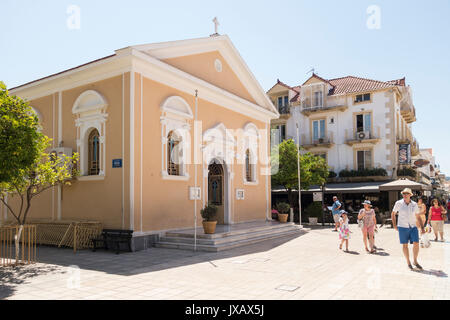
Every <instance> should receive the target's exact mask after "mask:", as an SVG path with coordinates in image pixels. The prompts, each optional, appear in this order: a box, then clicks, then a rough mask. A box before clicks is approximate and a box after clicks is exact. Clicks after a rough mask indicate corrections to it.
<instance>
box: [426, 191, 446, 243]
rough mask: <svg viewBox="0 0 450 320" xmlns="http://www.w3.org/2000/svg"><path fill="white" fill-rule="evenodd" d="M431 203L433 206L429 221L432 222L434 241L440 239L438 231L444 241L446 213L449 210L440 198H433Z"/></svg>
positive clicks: (429, 212) (429, 213)
mask: <svg viewBox="0 0 450 320" xmlns="http://www.w3.org/2000/svg"><path fill="white" fill-rule="evenodd" d="M431 204H432V206H431V208H430V210H429V211H428V223H430V222H431V227H432V228H433V231H434V236H435V239H434V241H438V233H439V234H440V236H441V241H444V215H446V214H447V210H445V208H444V207H443V206H442V205H441V204H440V203H439V200H438V199H433V201H431Z"/></svg>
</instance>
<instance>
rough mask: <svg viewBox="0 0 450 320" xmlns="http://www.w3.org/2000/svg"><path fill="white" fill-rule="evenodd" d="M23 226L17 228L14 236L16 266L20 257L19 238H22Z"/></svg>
mask: <svg viewBox="0 0 450 320" xmlns="http://www.w3.org/2000/svg"><path fill="white" fill-rule="evenodd" d="M22 231H23V224H21V225H20V226H19V231H18V232H17V234H16V235H15V236H14V240H15V245H16V266H17V265H18V264H19V257H20V238H21V237H22Z"/></svg>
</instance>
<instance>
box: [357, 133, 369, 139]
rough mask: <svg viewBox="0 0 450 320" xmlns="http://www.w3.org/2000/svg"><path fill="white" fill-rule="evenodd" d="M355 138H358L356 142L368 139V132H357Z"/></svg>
mask: <svg viewBox="0 0 450 320" xmlns="http://www.w3.org/2000/svg"><path fill="white" fill-rule="evenodd" d="M356 137H357V138H358V140H364V139H369V138H370V132H366V131H360V132H357V133H356Z"/></svg>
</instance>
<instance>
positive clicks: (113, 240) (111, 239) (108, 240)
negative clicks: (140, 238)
mask: <svg viewBox="0 0 450 320" xmlns="http://www.w3.org/2000/svg"><path fill="white" fill-rule="evenodd" d="M132 237H133V230H121V229H103V231H102V235H101V236H100V237H98V238H93V239H91V241H92V243H93V245H94V248H93V249H92V251H94V252H95V250H97V248H99V246H98V244H99V243H103V246H101V247H102V248H104V249H106V250H108V247H114V248H115V249H116V254H119V252H120V244H121V243H126V244H128V249H129V250H130V252H131V251H132V250H131V238H132Z"/></svg>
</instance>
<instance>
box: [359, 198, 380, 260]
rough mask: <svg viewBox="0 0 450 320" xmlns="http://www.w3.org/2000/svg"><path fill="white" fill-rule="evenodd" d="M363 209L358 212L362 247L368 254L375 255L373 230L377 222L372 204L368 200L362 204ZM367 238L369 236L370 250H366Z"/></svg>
mask: <svg viewBox="0 0 450 320" xmlns="http://www.w3.org/2000/svg"><path fill="white" fill-rule="evenodd" d="M363 205H364V208H363V209H361V210H360V211H359V214H358V220H363V225H362V228H361V230H362V233H363V240H364V246H365V247H366V251H367V252H370V253H375V252H376V251H375V248H374V247H373V245H374V240H373V234H374V231H375V228H376V227H377V220H376V216H375V211H374V210H373V209H372V204H371V202H370V201H369V200H365V201H364V202H363ZM367 236H369V245H370V250H369V249H368V248H367Z"/></svg>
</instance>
